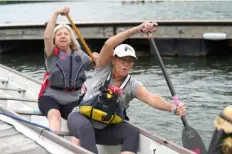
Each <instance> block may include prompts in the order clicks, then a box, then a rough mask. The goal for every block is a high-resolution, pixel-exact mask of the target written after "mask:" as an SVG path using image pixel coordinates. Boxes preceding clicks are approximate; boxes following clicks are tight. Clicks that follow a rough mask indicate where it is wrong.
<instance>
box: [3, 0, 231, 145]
mask: <svg viewBox="0 0 232 154" xmlns="http://www.w3.org/2000/svg"><path fill="white" fill-rule="evenodd" d="M63 6H71V13H70V14H71V16H72V17H73V19H74V20H76V21H109V20H157V19H232V13H231V7H230V6H232V2H231V1H203V2H199V1H191V2H181V1H179V2H160V3H145V4H143V5H142V4H122V3H121V2H119V1H112V2H107V1H99V2H90V1H86V2H83V1H81V2H56V3H32V4H13V5H0V13H1V16H0V23H6V22H45V21H47V20H48V19H49V18H50V15H51V14H52V12H53V11H54V10H55V9H57V8H59V7H63ZM58 20H59V21H66V19H65V18H59V19H58ZM163 60H164V63H165V65H166V68H167V72H168V73H169V75H170V78H171V81H172V83H173V86H174V88H175V90H176V92H177V94H178V96H179V98H180V100H181V101H182V102H184V103H185V104H186V105H187V111H188V114H187V120H188V122H189V124H190V126H192V127H193V128H195V129H196V130H197V131H198V132H199V133H200V135H201V137H202V139H203V141H204V143H205V145H206V146H207V147H208V145H209V143H210V140H211V137H212V133H213V131H214V125H213V121H214V119H215V118H216V116H217V115H218V114H219V113H220V112H222V110H223V108H224V107H226V106H228V105H231V104H232V103H231V100H232V92H231V89H232V65H231V63H232V56H221V57H220V56H217V57H213V56H211V57H163ZM0 63H1V64H3V65H6V66H8V67H11V68H13V69H16V70H18V71H20V72H22V73H24V74H26V75H28V76H31V77H33V78H36V79H38V80H41V79H42V77H43V74H44V72H45V69H44V59H43V51H42V50H34V49H33V50H31V51H20V50H19V51H17V50H15V51H11V52H6V53H4V54H1V55H0ZM87 74H88V77H91V75H92V71H88V72H87ZM132 75H133V76H134V77H135V78H136V79H138V80H140V81H141V82H142V83H144V85H145V86H146V87H147V89H149V90H150V91H152V92H153V93H154V94H158V95H161V96H162V97H164V98H165V99H167V100H169V101H171V97H170V96H171V94H170V92H169V89H168V86H167V84H166V81H165V79H164V77H163V74H162V71H161V69H160V67H159V63H158V60H157V59H156V58H155V57H142V58H139V60H138V61H137V62H136V64H135V66H134V69H133V71H132ZM128 115H129V117H130V118H131V121H132V122H134V123H136V124H137V125H138V126H140V127H142V128H145V129H147V130H149V131H151V132H152V133H153V134H156V135H158V136H162V137H164V138H166V139H168V140H171V141H173V142H175V143H177V144H179V145H182V143H181V133H182V129H183V125H182V123H181V119H180V118H179V117H177V116H174V115H172V114H170V113H167V112H163V111H158V110H155V109H152V108H151V107H149V106H148V105H145V104H143V103H141V102H139V101H138V100H136V99H135V100H133V101H132V102H131V105H130V108H129V109H128Z"/></svg>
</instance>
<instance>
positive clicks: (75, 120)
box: [68, 113, 94, 137]
mask: <svg viewBox="0 0 232 154" xmlns="http://www.w3.org/2000/svg"><path fill="white" fill-rule="evenodd" d="M68 129H69V131H70V132H71V134H72V135H74V136H75V137H84V136H86V135H87V134H88V133H90V132H91V131H93V130H94V129H93V126H92V124H91V123H90V121H89V120H88V119H87V118H86V117H84V116H83V115H81V114H80V113H71V114H70V115H69V116H68Z"/></svg>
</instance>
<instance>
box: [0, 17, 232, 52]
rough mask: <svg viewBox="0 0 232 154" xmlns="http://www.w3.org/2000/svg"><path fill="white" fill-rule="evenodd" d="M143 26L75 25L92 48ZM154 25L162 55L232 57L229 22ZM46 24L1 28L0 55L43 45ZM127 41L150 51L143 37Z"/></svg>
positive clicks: (117, 23) (119, 23)
mask: <svg viewBox="0 0 232 154" xmlns="http://www.w3.org/2000/svg"><path fill="white" fill-rule="evenodd" d="M142 22H143V21H114V22H107V21H102V22H92V21H91V22H88V21H86V22H83V21H82V22H74V23H75V24H76V26H77V27H78V29H79V31H80V32H81V34H82V36H83V37H84V39H85V40H86V41H87V42H90V44H92V43H93V44H94V42H99V41H100V42H101V43H100V44H101V46H102V42H104V41H105V40H106V39H108V38H109V37H111V36H113V35H115V34H117V33H118V32H121V31H123V30H126V29H129V28H130V27H133V26H137V25H139V24H140V23H142ZM154 22H157V23H158V25H159V26H158V27H157V29H156V32H153V37H154V39H155V41H156V43H157V46H158V48H159V50H160V52H161V54H162V55H170V56H173V55H181V56H182V55H183V56H205V55H208V54H211V53H214V52H216V50H217V49H220V50H223V52H226V53H232V51H231V50H232V49H231V48H232V20H161V21H154ZM63 23H64V22H63ZM46 24H47V23H4V24H0V52H4V51H6V50H7V49H8V48H9V46H10V45H11V43H10V42H13V41H20V42H21V43H20V44H22V43H23V42H27V41H35V42H36V41H40V42H41V41H43V34H44V31H45V27H46ZM64 24H69V23H68V22H66V23H64ZM128 41H129V42H130V44H131V45H136V46H137V47H138V48H145V49H148V50H147V51H149V44H148V41H147V35H146V34H143V33H139V34H136V35H134V36H132V37H130V38H129V39H128ZM90 46H91V45H90ZM101 46H100V47H101Z"/></svg>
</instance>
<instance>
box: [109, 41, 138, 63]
mask: <svg viewBox="0 0 232 154" xmlns="http://www.w3.org/2000/svg"><path fill="white" fill-rule="evenodd" d="M116 55H117V56H118V57H125V56H131V57H134V58H135V59H137V60H138V58H137V57H136V55H135V50H134V48H133V47H132V46H130V45H128V44H120V45H118V46H117V47H116V48H115V49H114V54H113V56H116Z"/></svg>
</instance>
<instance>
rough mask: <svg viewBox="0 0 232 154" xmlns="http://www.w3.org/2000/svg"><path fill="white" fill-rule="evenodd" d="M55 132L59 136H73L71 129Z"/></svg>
mask: <svg viewBox="0 0 232 154" xmlns="http://www.w3.org/2000/svg"><path fill="white" fill-rule="evenodd" d="M53 133H54V134H56V135H59V136H71V134H70V132H69V131H53Z"/></svg>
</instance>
